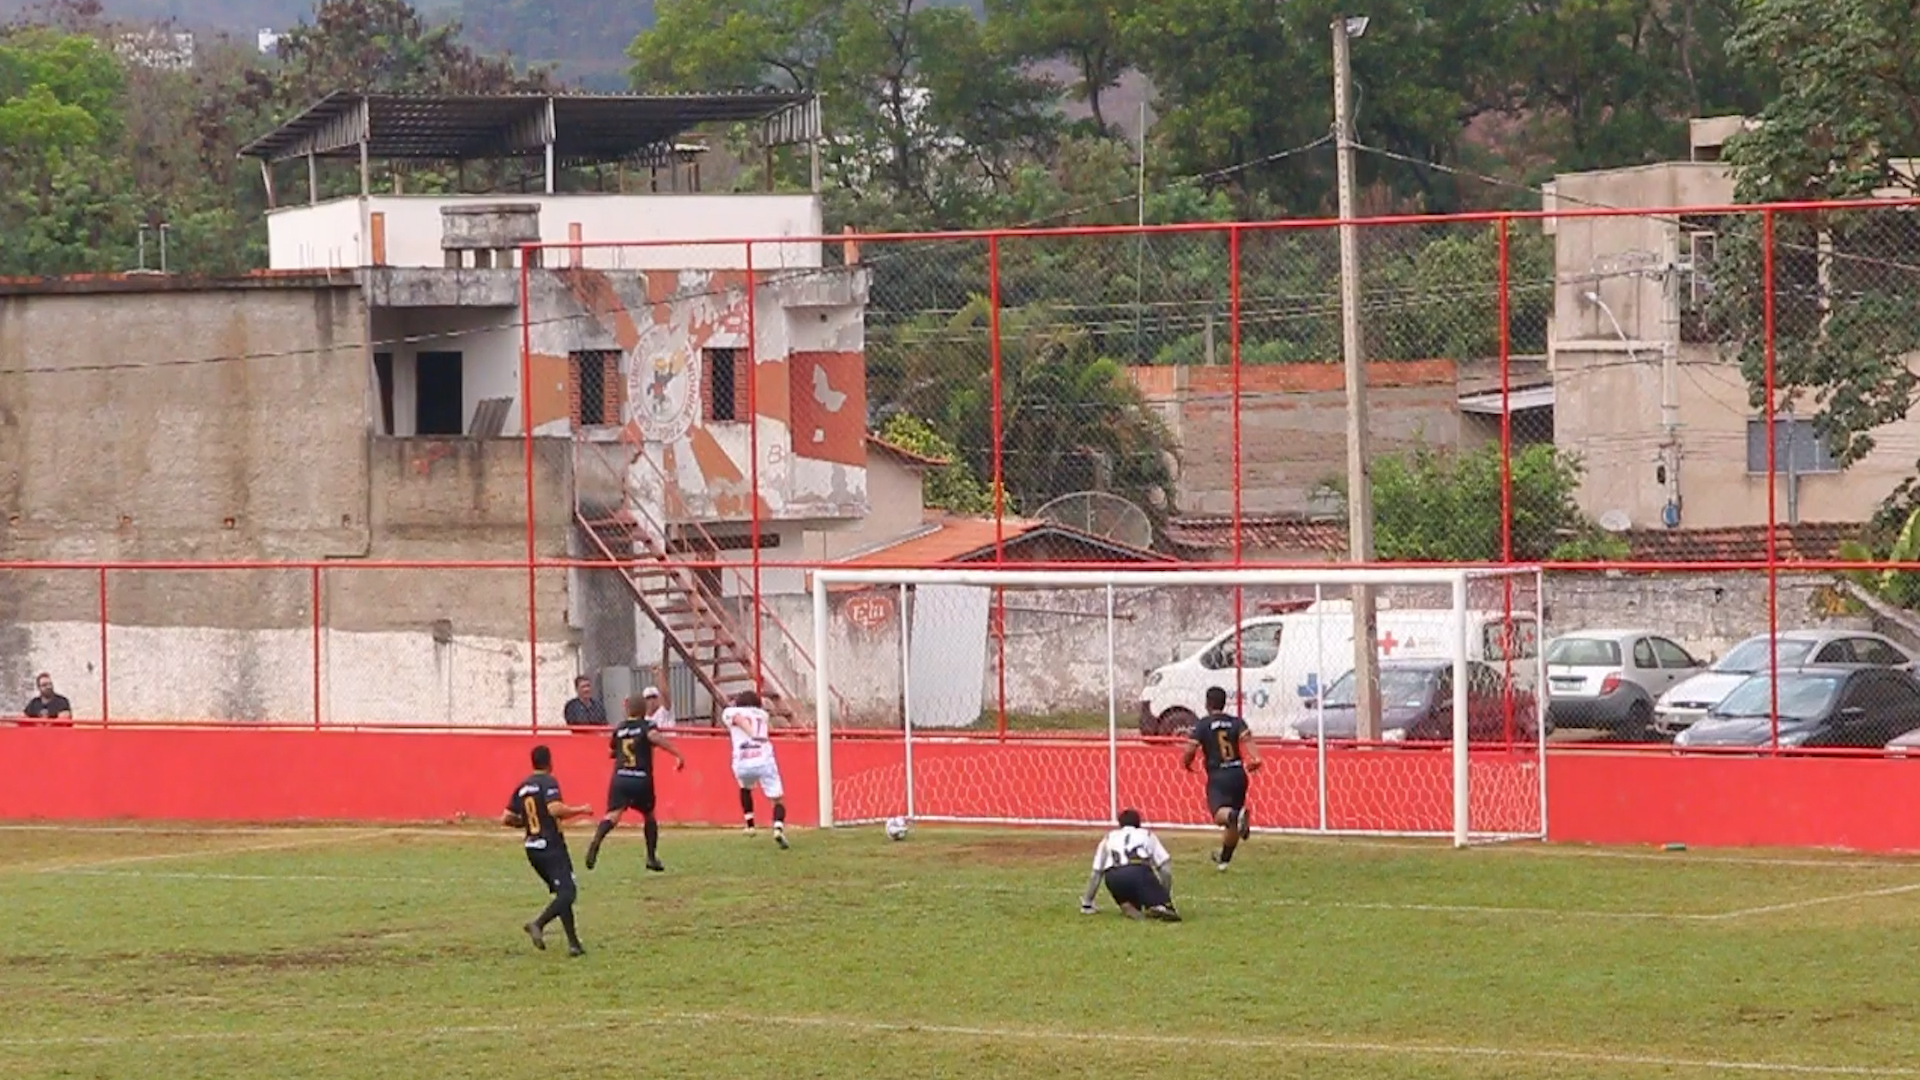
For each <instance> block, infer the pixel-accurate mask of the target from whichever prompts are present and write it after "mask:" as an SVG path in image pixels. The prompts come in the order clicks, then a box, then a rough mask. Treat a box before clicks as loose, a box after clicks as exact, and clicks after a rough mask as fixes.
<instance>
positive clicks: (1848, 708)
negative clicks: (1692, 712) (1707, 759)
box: [1673, 664, 1920, 749]
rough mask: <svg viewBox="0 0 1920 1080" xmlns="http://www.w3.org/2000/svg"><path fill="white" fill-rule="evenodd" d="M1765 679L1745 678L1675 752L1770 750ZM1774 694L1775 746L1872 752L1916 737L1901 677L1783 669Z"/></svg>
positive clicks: (1917, 688)
mask: <svg viewBox="0 0 1920 1080" xmlns="http://www.w3.org/2000/svg"><path fill="white" fill-rule="evenodd" d="M1774 681H1775V680H1774V677H1773V676H1772V675H1770V674H1769V673H1767V672H1761V673H1759V674H1756V675H1752V676H1749V677H1748V678H1747V679H1746V680H1745V681H1743V682H1742V683H1741V684H1740V685H1739V686H1736V687H1734V688H1733V691H1732V692H1731V693H1729V694H1728V695H1727V696H1726V697H1725V698H1723V699H1721V700H1720V702H1719V703H1718V704H1716V705H1714V706H1713V708H1712V709H1710V710H1708V712H1707V715H1706V717H1705V718H1704V719H1702V720H1699V721H1696V722H1695V723H1694V724H1693V725H1691V726H1690V727H1688V728H1687V729H1686V730H1685V731H1682V732H1681V733H1680V734H1679V735H1678V736H1677V737H1675V738H1674V740H1673V743H1674V745H1675V746H1679V747H1708V746H1754V747H1761V746H1767V745H1770V744H1771V743H1772V741H1773V726H1774V725H1773V715H1774V702H1775V695H1776V691H1775V689H1774V687H1773V683H1774ZM1778 682H1779V689H1778V691H1777V694H1778V701H1779V716H1780V745H1781V746H1859V747H1871V748H1875V749H1878V748H1880V747H1883V746H1885V745H1886V744H1887V743H1888V741H1889V740H1892V739H1894V738H1895V737H1897V736H1900V735H1904V734H1906V733H1908V732H1913V731H1920V682H1915V681H1914V679H1913V676H1912V675H1910V674H1908V673H1906V672H1904V671H1895V670H1892V669H1890V668H1885V667H1872V666H1867V665H1861V664H1820V665H1808V666H1806V667H1800V668H1793V669H1784V668H1783V669H1782V670H1781V671H1780V673H1779V677H1778Z"/></svg>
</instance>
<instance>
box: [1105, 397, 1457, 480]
mask: <svg viewBox="0 0 1920 1080" xmlns="http://www.w3.org/2000/svg"><path fill="white" fill-rule="evenodd" d="M1130 375H1131V377H1132V380H1133V383H1134V385H1135V386H1137V387H1138V388H1139V389H1140V391H1141V393H1142V394H1144V395H1145V396H1146V398H1147V401H1148V403H1149V404H1150V405H1152V406H1153V407H1154V408H1155V409H1156V411H1157V412H1159V414H1160V415H1161V416H1162V417H1163V418H1164V419H1165V420H1166V422H1167V424H1168V426H1169V427H1170V428H1171V429H1172V431H1173V434H1174V437H1175V439H1176V441H1177V443H1178V445H1179V448H1180V470H1179V480H1178V484H1177V492H1176V494H1177V498H1178V505H1179V507H1180V510H1181V511H1182V512H1183V513H1188V514H1224V513H1230V512H1232V510H1233V475H1234V473H1233V402H1234V386H1233V369H1232V368H1229V367H1225V366H1211V367H1160V368H1133V369H1130ZM1367 384H1368V387H1369V390H1370V392H1369V397H1368V406H1369V409H1370V412H1369V415H1368V428H1369V431H1370V433H1371V435H1372V438H1373V445H1374V450H1375V452H1377V453H1394V452H1396V451H1402V450H1406V449H1410V448H1411V447H1412V446H1414V445H1415V444H1417V443H1419V442H1422V441H1424V442H1426V443H1427V444H1428V445H1433V446H1452V445H1454V444H1456V443H1457V442H1458V441H1459V438H1460V415H1459V410H1458V397H1457V392H1456V376H1455V370H1454V365H1453V362H1452V361H1449V360H1420V361H1408V362H1383V363H1375V364H1369V365H1368V367H1367ZM1239 393H1240V397H1239V400H1240V431H1241V473H1240V475H1241V501H1242V510H1243V512H1246V513H1270V512H1299V511H1304V510H1306V509H1307V507H1308V500H1309V499H1310V497H1311V496H1312V493H1313V491H1314V489H1315V488H1317V487H1318V486H1319V485H1320V484H1321V483H1322V482H1323V481H1325V480H1327V479H1329V478H1332V477H1338V476H1343V475H1345V472H1346V454H1347V444H1346V423H1347V395H1346V384H1345V374H1344V370H1343V369H1342V367H1341V366H1340V365H1338V364H1264V365H1260V366H1257V367H1245V368H1242V369H1241V372H1240V392H1239Z"/></svg>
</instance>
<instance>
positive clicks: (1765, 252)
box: [1760, 208, 1791, 754]
mask: <svg viewBox="0 0 1920 1080" xmlns="http://www.w3.org/2000/svg"><path fill="white" fill-rule="evenodd" d="M1773 228H1774V220H1773V210H1772V209H1771V208H1768V209H1767V210H1765V211H1763V212H1762V213H1761V216H1760V248H1761V250H1760V266H1761V271H1760V272H1761V276H1762V277H1763V278H1765V280H1764V281H1763V282H1762V283H1761V295H1762V297H1763V301H1762V302H1763V304H1764V305H1765V311H1764V313H1763V318H1764V320H1765V331H1764V333H1763V334H1762V336H1763V337H1764V338H1765V339H1766V340H1765V351H1766V395H1767V408H1766V412H1765V413H1763V414H1762V423H1763V425H1764V426H1765V427H1766V429H1767V430H1766V438H1767V698H1768V708H1767V715H1768V718H1769V719H1768V724H1769V727H1770V731H1769V734H1768V737H1767V742H1768V748H1769V750H1770V751H1771V752H1772V753H1774V754H1778V753H1779V752H1780V545H1779V541H1778V540H1777V539H1776V538H1775V536H1774V527H1775V523H1776V522H1777V521H1778V520H1779V517H1778V516H1777V512H1776V511H1777V507H1776V506H1775V501H1776V499H1777V498H1778V492H1779V483H1778V479H1777V477H1778V474H1777V472H1776V468H1777V462H1775V460H1774V441H1773V434H1774V429H1773V412H1774V400H1773V395H1774V330H1775V327H1774V299H1775V297H1774V282H1773V270H1774V267H1773ZM1789 453H1791V448H1789Z"/></svg>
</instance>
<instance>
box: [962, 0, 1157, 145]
mask: <svg viewBox="0 0 1920 1080" xmlns="http://www.w3.org/2000/svg"><path fill="white" fill-rule="evenodd" d="M1138 4H1139V0H987V5H986V13H987V32H988V34H989V35H990V36H991V37H992V38H993V39H994V41H995V42H996V43H998V44H999V46H1000V47H1001V48H1003V49H1005V50H1006V51H1007V52H1008V53H1010V54H1012V55H1014V56H1017V57H1020V58H1021V59H1023V60H1029V61H1044V60H1065V61H1067V62H1068V63H1069V64H1071V65H1072V67H1073V70H1074V73H1075V74H1076V75H1077V76H1079V78H1078V81H1076V82H1075V83H1074V85H1073V88H1072V89H1073V95H1074V96H1075V97H1077V98H1080V99H1082V100H1084V101H1085V102H1086V103H1087V107H1088V108H1089V109H1090V110H1091V111H1092V112H1093V125H1094V130H1096V131H1098V132H1101V133H1105V132H1106V131H1107V114H1106V111H1105V110H1104V109H1103V108H1102V107H1101V95H1102V94H1104V93H1105V92H1106V91H1108V90H1111V89H1112V88H1113V87H1114V86H1116V85H1118V84H1119V82H1120V76H1122V75H1124V74H1126V72H1127V69H1128V68H1130V67H1132V66H1133V63H1134V59H1133V51H1132V43H1131V41H1130V40H1129V39H1128V37H1127V35H1126V25H1127V23H1128V21H1129V20H1131V19H1132V18H1133V17H1134V14H1135V10H1136V9H1137V7H1138Z"/></svg>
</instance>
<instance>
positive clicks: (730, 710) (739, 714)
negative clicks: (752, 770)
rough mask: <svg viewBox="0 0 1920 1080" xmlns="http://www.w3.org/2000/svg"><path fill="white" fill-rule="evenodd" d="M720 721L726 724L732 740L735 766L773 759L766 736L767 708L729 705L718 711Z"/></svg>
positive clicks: (771, 745)
mask: <svg viewBox="0 0 1920 1080" xmlns="http://www.w3.org/2000/svg"><path fill="white" fill-rule="evenodd" d="M720 722H721V723H722V724H725V725H726V727H727V737H728V738H730V739H732V740H733V763H734V764H735V765H736V766H737V765H742V764H746V763H750V762H760V761H771V760H772V759H773V742H772V740H770V739H769V738H768V737H767V728H768V727H769V726H770V721H769V720H768V718H767V710H765V709H755V708H749V707H742V706H739V705H729V706H728V707H727V708H726V709H725V710H723V711H722V712H721V713H720Z"/></svg>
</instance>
